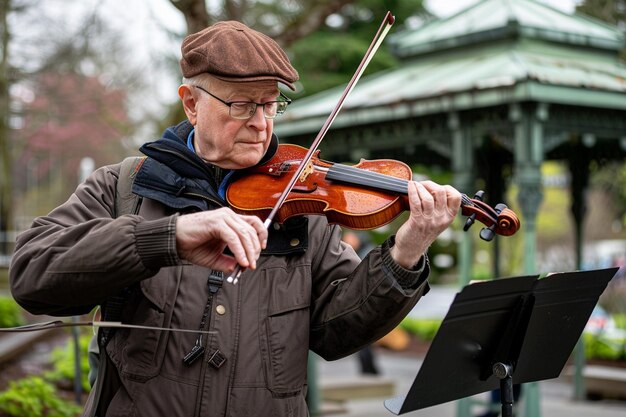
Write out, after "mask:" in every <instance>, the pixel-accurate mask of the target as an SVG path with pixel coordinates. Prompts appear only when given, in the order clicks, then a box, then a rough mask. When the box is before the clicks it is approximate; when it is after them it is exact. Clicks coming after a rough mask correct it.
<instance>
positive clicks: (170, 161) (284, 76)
mask: <svg viewBox="0 0 626 417" xmlns="http://www.w3.org/2000/svg"><path fill="white" fill-rule="evenodd" d="M180 63H181V69H182V74H183V77H184V81H183V85H181V86H180V88H179V90H178V93H179V95H180V98H181V102H182V105H183V107H184V110H185V113H186V115H187V120H186V121H184V122H182V123H180V124H178V125H177V126H173V127H170V128H168V129H167V130H166V131H165V133H164V134H163V136H162V137H161V138H160V139H159V140H157V141H154V142H149V143H146V144H144V145H143V146H142V147H141V151H142V152H143V153H144V154H145V155H146V158H145V159H143V160H141V161H140V163H138V164H137V165H136V166H135V167H134V168H133V170H132V172H131V174H130V177H132V178H131V179H132V193H133V195H135V196H138V203H137V204H136V205H135V206H134V207H133V210H132V211H131V212H129V213H126V212H124V213H117V212H116V199H121V198H127V197H128V196H123V195H116V189H117V188H118V181H126V182H127V181H129V178H126V177H125V175H127V174H120V169H121V168H120V167H121V164H116V165H111V166H106V167H103V168H100V169H98V170H97V171H95V172H94V173H93V174H92V175H91V176H90V177H89V178H88V179H87V180H86V181H85V182H84V183H83V184H81V185H80V186H79V187H78V188H77V189H76V191H75V193H74V194H73V195H72V196H71V197H70V198H69V199H68V201H67V202H65V203H64V204H63V205H61V206H60V207H58V208H56V209H55V210H53V211H52V212H51V213H50V214H49V215H48V216H45V217H40V218H37V219H36V220H35V221H34V223H33V225H32V227H31V228H30V229H29V230H27V231H25V232H24V233H22V234H21V235H20V236H19V239H18V242H17V248H16V251H15V255H14V257H13V264H12V266H11V272H10V275H11V288H12V291H13V295H14V297H15V298H16V299H17V300H18V301H19V302H20V303H21V304H22V305H23V306H24V307H25V308H27V309H28V310H30V311H32V312H34V313H45V314H52V315H74V314H84V313H88V312H90V311H92V310H93V309H94V308H95V307H96V306H98V305H102V304H104V310H105V316H106V313H107V310H108V308H107V302H108V300H109V299H111V297H118V298H119V295H120V294H123V297H122V298H123V303H121V304H120V305H119V309H120V311H121V314H120V320H122V321H123V322H124V323H130V324H133V325H143V326H152V327H159V328H169V329H193V330H194V333H183V332H175V331H165V330H162V329H154V328H152V329H128V328H123V329H117V331H115V332H107V333H106V334H105V335H104V336H103V335H102V334H101V337H100V350H101V352H102V354H101V361H100V371H99V373H98V380H97V381H96V384H95V386H94V388H93V389H92V392H91V396H90V400H89V401H88V404H87V405H86V407H85V415H97V416H99V417H105V416H150V417H154V416H159V415H167V416H226V415H228V416H272V417H279V416H306V415H308V411H307V407H306V402H305V396H306V390H307V386H306V374H307V354H308V350H309V349H311V350H313V351H314V352H316V353H318V354H319V355H321V356H322V357H324V358H326V359H328V360H333V359H337V358H341V357H343V356H346V355H348V354H351V353H353V352H356V351H358V350H359V349H360V348H362V347H363V346H366V345H368V344H369V343H371V342H373V341H375V340H376V339H378V338H380V337H382V336H383V335H385V334H386V333H387V332H389V331H390V330H391V329H393V328H394V327H395V326H396V325H397V324H398V323H399V321H400V320H401V319H402V318H403V317H404V316H405V315H406V314H407V313H408V312H409V311H410V310H411V308H413V306H414V305H415V303H416V302H417V300H418V299H419V298H420V297H421V296H422V295H423V294H424V293H425V292H426V291H427V290H428V283H427V277H428V273H429V268H428V262H427V258H426V251H427V248H428V247H429V245H430V244H431V243H432V242H433V241H434V240H435V238H436V237H437V236H438V235H439V233H441V232H442V231H443V230H444V229H446V228H447V227H448V226H449V225H450V223H451V222H452V221H453V219H454V217H455V215H456V213H457V211H458V209H459V206H460V200H461V197H460V194H459V193H458V192H457V191H456V190H455V189H453V188H452V187H450V186H440V185H437V184H435V183H433V182H422V183H419V182H411V183H410V185H409V200H410V206H411V209H410V216H409V218H408V220H407V221H406V223H404V225H402V226H401V227H400V229H399V230H398V232H397V234H396V235H395V236H391V237H389V238H388V240H387V241H386V242H385V243H384V244H383V245H381V246H380V247H378V248H376V249H374V250H373V251H372V252H370V253H369V254H368V255H367V256H366V257H365V259H364V260H363V261H361V260H360V259H359V257H358V256H357V255H356V254H355V252H354V250H353V249H352V248H351V247H349V245H347V244H345V243H342V241H341V231H340V228H339V227H338V226H333V225H329V224H328V222H327V221H326V218H325V217H322V216H302V217H296V218H292V219H291V220H288V221H286V222H284V224H274V225H272V226H271V227H270V230H269V231H268V230H267V229H266V228H265V227H264V225H263V223H262V221H261V220H260V219H259V218H257V217H254V216H243V215H239V214H236V213H235V212H233V211H232V210H231V209H230V208H228V204H227V202H226V201H225V200H224V190H225V189H226V187H227V186H228V181H229V178H230V177H231V174H232V173H234V172H236V171H237V170H240V169H243V168H248V167H251V166H254V165H255V164H259V163H263V162H264V161H265V160H267V159H268V158H270V157H271V156H272V155H273V153H274V152H275V151H276V149H277V146H278V139H277V137H276V136H275V135H274V134H273V132H272V131H273V123H274V118H275V117H277V116H279V115H280V114H281V113H283V112H284V111H285V109H286V107H287V105H288V102H289V101H288V99H287V98H286V97H284V96H283V95H282V94H281V93H280V91H279V89H278V85H279V83H281V84H283V85H285V86H287V87H290V88H292V89H293V83H294V82H295V81H296V80H297V79H298V73H297V72H296V70H295V69H294V68H293V67H292V65H291V63H290V62H289V59H288V58H287V56H286V54H285V53H284V52H283V51H282V50H281V48H280V47H279V46H278V45H277V44H276V43H275V42H274V41H273V40H272V39H270V38H269V37H267V36H265V35H263V34H261V33H259V32H256V31H254V30H252V29H250V28H248V27H246V26H245V25H243V24H241V23H238V22H220V23H217V24H215V25H213V26H211V27H209V28H207V29H205V30H203V31H201V32H198V33H195V34H192V35H189V36H188V37H187V38H186V39H185V40H184V42H183V44H182V59H181V61H180ZM120 175H122V178H119V176H120ZM118 178H119V179H118ZM237 265H239V266H240V267H242V269H244V271H245V272H244V273H243V274H242V275H241V277H240V279H239V284H237V285H231V284H228V283H226V282H225V281H226V280H225V279H224V277H225V276H227V274H229V273H231V272H232V271H233V270H234V269H235V268H236V266H237ZM102 330H103V329H101V333H102ZM196 330H197V332H195V331H196Z"/></svg>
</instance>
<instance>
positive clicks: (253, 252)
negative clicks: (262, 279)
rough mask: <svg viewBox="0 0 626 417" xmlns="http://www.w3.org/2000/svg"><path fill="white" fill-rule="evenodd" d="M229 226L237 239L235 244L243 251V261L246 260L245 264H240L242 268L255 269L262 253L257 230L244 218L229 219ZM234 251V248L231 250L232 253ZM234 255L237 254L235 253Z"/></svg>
mask: <svg viewBox="0 0 626 417" xmlns="http://www.w3.org/2000/svg"><path fill="white" fill-rule="evenodd" d="M227 224H228V225H229V227H230V228H231V230H232V231H233V232H234V233H235V235H236V237H237V239H236V240H235V242H234V244H235V245H236V246H237V247H238V248H241V250H242V258H241V259H242V260H244V262H245V264H242V263H240V265H241V266H242V267H249V268H251V269H255V268H256V260H257V258H258V257H259V255H260V253H261V242H260V241H259V236H258V235H257V231H256V229H255V228H254V227H252V226H251V225H250V224H249V223H247V222H246V221H245V220H244V218H243V217H242V216H235V217H231V218H229V219H228V220H227ZM232 250H233V248H231V251H232ZM233 254H235V252H234V251H233ZM235 258H237V256H235ZM237 259H238V258H237ZM238 260H239V259H238Z"/></svg>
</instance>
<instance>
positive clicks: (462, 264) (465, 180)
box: [448, 112, 474, 286]
mask: <svg viewBox="0 0 626 417" xmlns="http://www.w3.org/2000/svg"><path fill="white" fill-rule="evenodd" d="M448 128H449V129H450V131H451V134H452V172H453V174H454V179H453V181H454V184H453V185H454V187H455V188H456V189H457V190H459V191H461V192H464V193H471V192H472V191H471V190H472V187H473V185H474V172H473V169H474V168H473V166H474V149H473V147H472V138H471V137H470V136H469V135H468V134H467V130H465V131H464V130H463V126H462V125H461V120H460V117H459V114H458V113H457V112H452V113H449V114H448ZM470 197H471V194H470ZM472 246H473V245H472V236H471V234H469V233H463V234H462V236H461V239H460V241H459V264H458V270H459V284H460V285H461V286H464V285H466V284H468V283H469V281H470V279H471V276H472V253H473V251H472V249H473V248H472Z"/></svg>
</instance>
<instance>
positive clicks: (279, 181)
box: [226, 144, 520, 241]
mask: <svg viewBox="0 0 626 417" xmlns="http://www.w3.org/2000/svg"><path fill="white" fill-rule="evenodd" d="M307 152H309V150H308V149H305V148H303V147H300V146H297V145H289V144H286V145H279V147H278V150H277V151H276V154H275V155H274V156H273V157H272V159H270V160H269V161H268V162H267V163H265V164H263V165H260V166H257V167H254V168H251V169H248V170H244V171H242V172H241V173H238V175H237V176H236V177H235V178H233V180H232V182H231V184H230V185H229V187H228V189H227V191H226V199H227V201H228V203H229V204H230V206H231V208H232V209H233V210H234V211H236V212H237V213H240V214H248V215H255V216H257V217H259V218H261V219H264V220H265V219H267V218H268V217H269V216H270V214H271V212H272V210H273V209H274V207H275V205H276V201H277V200H278V199H279V198H280V197H281V195H282V193H283V191H284V190H285V189H286V188H287V187H288V185H289V183H290V182H291V181H292V180H293V175H294V173H299V178H297V179H296V180H295V182H294V183H293V187H291V191H290V192H289V194H287V196H286V198H285V200H284V202H283V204H282V205H281V206H280V208H279V210H278V211H277V212H276V214H275V215H274V217H273V220H276V221H278V222H279V223H282V222H284V221H285V220H287V219H288V218H290V217H293V216H300V215H304V214H318V215H324V216H326V217H327V219H328V222H329V223H334V224H339V225H341V226H344V227H348V228H350V229H356V230H369V229H375V228H378V227H381V226H384V225H386V224H388V223H389V222H391V221H392V220H393V219H395V218H396V217H398V215H400V214H401V213H402V212H404V211H406V210H408V209H409V202H408V199H407V195H408V184H409V181H410V180H411V179H412V177H413V173H412V171H411V169H410V168H409V167H408V165H406V164H405V163H403V162H400V161H395V160H390V159H380V160H373V161H370V160H364V159H362V160H361V161H360V162H359V163H358V164H357V165H354V166H348V165H342V164H336V163H332V162H327V161H324V160H321V159H320V158H319V151H316V152H315V154H313V155H312V157H311V158H310V159H308V161H309V162H308V163H307V166H305V167H301V166H300V165H301V164H302V161H303V159H304V160H306V158H305V156H306V154H307ZM461 214H463V215H464V216H468V219H467V221H466V223H465V226H464V230H468V229H469V228H470V226H471V225H472V224H473V223H474V222H475V221H476V220H478V221H479V222H481V223H483V224H484V225H485V226H486V227H485V228H484V229H482V231H481V233H480V237H481V238H482V239H484V240H487V241H489V240H492V239H493V238H494V236H495V235H502V236H511V235H512V234H514V233H515V232H517V230H519V228H520V221H519V219H518V218H517V216H516V215H515V213H513V212H512V211H511V210H510V209H509V208H508V207H507V206H506V205H504V204H498V205H496V207H495V208H491V207H490V206H488V205H487V204H486V203H484V202H483V201H482V192H479V193H477V194H476V195H475V196H474V198H473V199H471V198H469V197H468V196H466V195H465V194H463V195H462V199H461Z"/></svg>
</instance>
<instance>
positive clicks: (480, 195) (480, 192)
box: [474, 190, 485, 201]
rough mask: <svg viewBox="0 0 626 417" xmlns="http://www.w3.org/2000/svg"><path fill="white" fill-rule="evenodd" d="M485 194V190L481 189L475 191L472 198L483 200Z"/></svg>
mask: <svg viewBox="0 0 626 417" xmlns="http://www.w3.org/2000/svg"><path fill="white" fill-rule="evenodd" d="M484 196H485V192H484V191H483V190H478V191H476V194H474V200H478V201H483V197H484Z"/></svg>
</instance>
